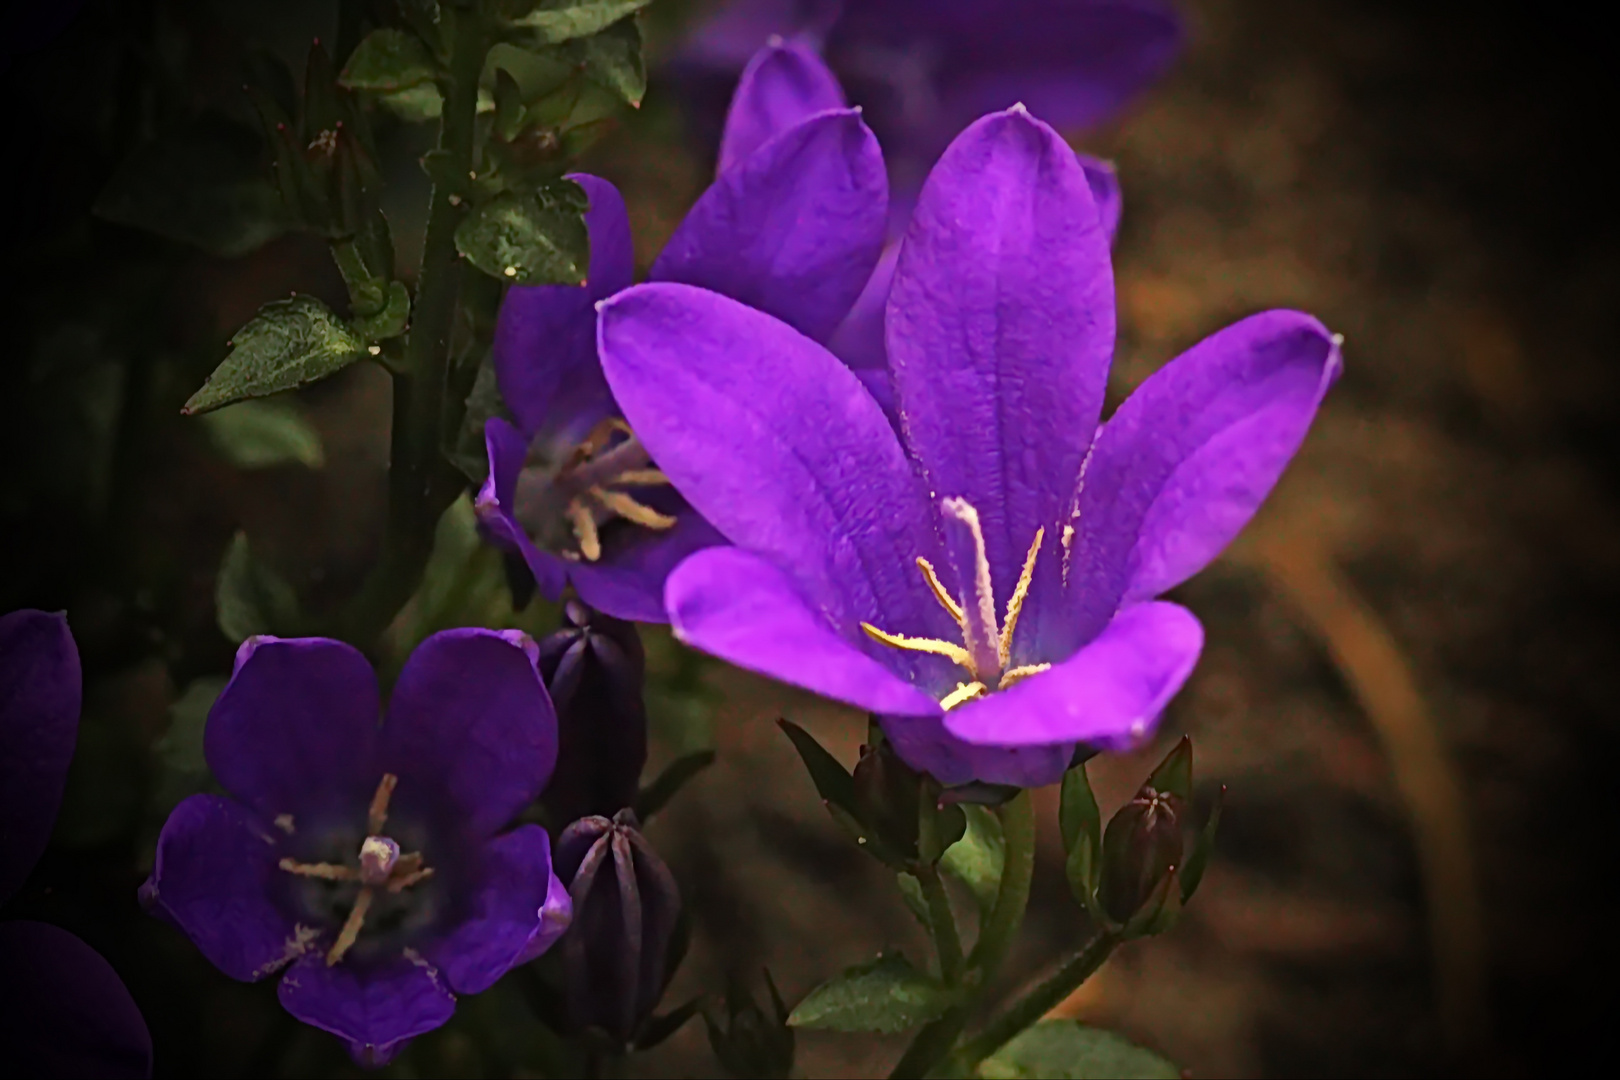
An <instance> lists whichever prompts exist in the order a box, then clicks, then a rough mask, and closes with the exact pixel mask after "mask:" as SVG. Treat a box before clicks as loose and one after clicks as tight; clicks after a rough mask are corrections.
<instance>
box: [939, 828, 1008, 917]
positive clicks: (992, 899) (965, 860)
mask: <svg viewBox="0 0 1620 1080" xmlns="http://www.w3.org/2000/svg"><path fill="white" fill-rule="evenodd" d="M962 810H963V812H964V813H965V814H966V815H967V832H965V833H964V834H963V835H962V839H960V840H958V841H957V842H956V843H954V844H952V845H951V846H950V847H949V848H947V849H946V850H945V855H944V857H943V858H941V859H940V861H939V865H940V868H941V869H943V870H945V871H947V872H948V873H950V874H951V875H953V876H954V877H956V878H957V879H959V880H960V881H961V882H962V884H964V885H966V886H967V887H968V890H969V891H970V892H972V893H973V899H974V900H976V901H977V902H978V904H979V916H980V918H981V919H982V918H986V917H988V916H989V913H990V911H991V909H993V908H994V907H995V906H996V896H997V894H998V893H999V892H1000V889H1001V868H1002V866H1003V864H1004V863H1005V862H1006V844H1005V842H1004V841H1003V839H1002V836H1001V820H1000V819H999V818H997V817H996V815H995V814H994V813H992V812H991V811H989V810H987V809H985V808H984V807H982V806H972V805H966V806H963V807H962Z"/></svg>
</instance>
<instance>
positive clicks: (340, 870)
mask: <svg viewBox="0 0 1620 1080" xmlns="http://www.w3.org/2000/svg"><path fill="white" fill-rule="evenodd" d="M276 865H277V866H279V867H281V869H283V870H285V871H287V873H289V874H297V875H298V876H299V877H312V878H320V879H321V880H322V881H354V880H356V879H358V878H359V877H360V871H358V870H356V869H355V868H354V867H352V866H338V865H336V864H334V863H324V862H319V863H303V862H299V861H298V860H297V859H282V860H281V861H280V862H279V863H277V864H276Z"/></svg>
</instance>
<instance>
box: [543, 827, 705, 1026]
mask: <svg viewBox="0 0 1620 1080" xmlns="http://www.w3.org/2000/svg"><path fill="white" fill-rule="evenodd" d="M639 829H640V823H639V822H637V821H636V815H635V813H634V812H633V811H631V810H621V811H619V812H618V813H617V814H615V815H613V818H612V820H609V819H608V818H605V817H588V818H583V819H581V820H579V821H576V822H574V824H572V825H570V826H568V828H567V829H565V830H563V834H562V836H561V837H559V838H558V840H557V870H558V872H559V873H561V874H562V875H563V876H564V877H565V878H567V879H568V880H569V882H570V885H569V894H570V895H571V896H572V898H573V901H574V916H575V920H574V925H573V927H572V928H571V929H570V931H569V932H568V934H567V935H566V936H565V937H564V938H563V944H562V950H563V963H564V965H565V966H566V968H567V979H568V1011H569V1016H570V1019H571V1020H572V1021H573V1022H574V1024H576V1025H577V1026H579V1027H599V1028H601V1029H602V1030H604V1031H606V1032H607V1033H608V1034H610V1035H612V1036H613V1037H614V1038H616V1039H618V1040H619V1041H621V1042H628V1041H629V1039H630V1038H631V1036H633V1035H634V1034H635V1031H636V1028H637V1027H638V1026H639V1025H640V1024H641V1022H642V1021H643V1020H645V1019H646V1018H647V1017H648V1016H650V1015H651V1014H652V1011H653V1009H654V1008H655V1007H656V1006H657V1005H658V999H659V998H660V997H662V996H663V993H664V983H665V982H666V981H668V980H667V978H666V976H667V974H668V972H667V971H666V966H667V965H666V961H667V958H668V954H669V945H670V940H671V938H672V937H673V936H674V933H675V927H676V924H677V922H678V921H679V918H680V912H681V895H680V890H679V889H677V888H676V885H675V878H674V875H672V874H671V873H670V872H669V868H668V867H667V866H665V865H664V862H663V860H662V859H660V858H659V857H658V853H657V852H655V851H653V849H652V846H651V845H650V844H648V843H647V840H646V838H645V837H643V836H642V835H641V833H640V831H639Z"/></svg>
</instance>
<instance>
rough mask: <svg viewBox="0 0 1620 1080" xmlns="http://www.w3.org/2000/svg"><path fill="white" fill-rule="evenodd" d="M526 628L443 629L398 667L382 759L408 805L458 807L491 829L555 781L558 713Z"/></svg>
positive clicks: (454, 811) (472, 825)
mask: <svg viewBox="0 0 1620 1080" xmlns="http://www.w3.org/2000/svg"><path fill="white" fill-rule="evenodd" d="M538 655H539V653H538V649H537V648H536V646H535V644H534V642H533V641H531V640H529V638H528V636H527V635H525V634H521V633H519V632H518V631H498V630H482V629H460V630H443V631H440V632H439V633H437V634H434V635H433V636H432V637H430V638H428V639H427V640H426V641H424V642H422V644H420V645H418V646H417V647H416V651H415V652H413V653H412V654H411V657H410V659H409V660H407V661H406V662H405V668H404V670H403V671H401V672H400V673H399V682H398V683H396V684H395V686H394V695H393V698H392V700H391V701H390V702H389V705H388V718H387V720H385V721H384V723H383V728H382V735H381V747H380V756H381V758H382V762H383V767H384V769H385V770H386V771H388V772H391V773H393V774H395V775H396V776H398V777H399V787H398V789H397V793H396V794H395V796H394V798H395V800H396V801H397V803H398V804H399V805H401V806H408V807H409V806H422V807H428V808H431V812H433V813H435V814H450V815H453V817H454V819H455V824H456V826H457V827H458V828H461V829H463V830H465V834H466V835H468V836H472V837H476V836H489V835H491V834H493V833H494V832H495V831H496V830H497V829H499V828H500V827H501V826H503V825H505V824H506V823H507V822H508V821H510V820H512V818H513V817H514V816H516V814H517V813H518V811H519V810H522V809H523V808H524V807H525V806H527V805H528V804H529V803H530V802H532V801H533V800H534V797H535V796H536V795H538V794H539V793H540V789H541V788H543V787H545V786H546V780H547V779H549V778H550V776H551V770H552V766H554V765H555V764H556V761H557V715H556V713H555V712H554V711H553V710H552V707H551V698H550V697H548V696H547V694H546V688H545V684H544V683H543V682H542V681H541V679H540V672H539V671H538V670H537V669H536V667H535V658H536V657H537V656H538Z"/></svg>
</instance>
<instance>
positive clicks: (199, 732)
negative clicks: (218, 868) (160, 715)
mask: <svg viewBox="0 0 1620 1080" xmlns="http://www.w3.org/2000/svg"><path fill="white" fill-rule="evenodd" d="M226 681H227V680H226V679H225V678H224V677H223V676H215V675H206V676H204V677H203V678H200V679H194V680H192V682H191V683H190V684H189V685H187V686H186V690H185V693H183V694H181V695H180V696H179V697H178V698H176V699H175V701H174V703H173V704H171V705H170V706H169V729H168V730H167V731H165V732H164V733H163V735H162V737H161V738H159V739H158V741H157V742H156V743H154V744H153V746H152V751H153V755H154V756H155V757H156V759H157V765H158V781H157V788H156V790H155V791H154V792H153V795H152V803H151V805H150V806H149V807H148V810H149V812H150V811H153V810H155V811H157V812H159V813H160V814H165V815H166V814H167V813H168V812H169V811H170V810H172V809H174V807H175V806H176V805H177V804H178V803H179V802H180V800H181V799H184V798H185V797H186V796H188V795H194V794H196V793H197V792H199V791H205V790H207V789H208V788H209V787H210V786H211V784H212V780H213V774H212V773H211V772H209V769H208V761H207V760H206V759H205V758H204V757H203V730H204V728H205V727H206V726H207V724H208V713H209V710H211V709H212V708H213V707H214V702H215V700H216V699H218V697H219V695H220V692H221V691H223V690H224V689H225V683H226Z"/></svg>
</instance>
